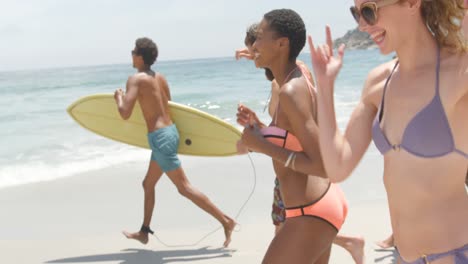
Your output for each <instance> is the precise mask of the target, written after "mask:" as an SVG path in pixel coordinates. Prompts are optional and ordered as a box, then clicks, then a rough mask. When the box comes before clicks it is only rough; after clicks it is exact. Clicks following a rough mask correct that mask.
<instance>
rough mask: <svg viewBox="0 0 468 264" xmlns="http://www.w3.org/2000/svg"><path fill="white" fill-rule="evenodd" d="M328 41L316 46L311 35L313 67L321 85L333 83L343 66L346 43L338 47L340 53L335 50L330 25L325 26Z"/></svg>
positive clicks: (310, 47) (310, 44)
mask: <svg viewBox="0 0 468 264" xmlns="http://www.w3.org/2000/svg"><path fill="white" fill-rule="evenodd" d="M325 31H326V38H327V43H326V44H323V45H321V46H317V47H316V46H314V42H313V41H312V37H311V36H310V35H309V37H308V40H309V49H310V57H311V60H312V67H313V71H314V74H315V78H316V79H317V84H318V86H319V89H320V86H321V85H326V84H333V83H334V82H335V80H336V77H337V76H338V73H339V71H340V69H341V66H343V56H344V49H345V45H344V44H341V46H340V47H339V48H338V53H337V54H334V52H333V40H332V36H331V30H330V27H329V26H327V27H326V28H325Z"/></svg>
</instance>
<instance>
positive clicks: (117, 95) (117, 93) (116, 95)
mask: <svg viewBox="0 0 468 264" xmlns="http://www.w3.org/2000/svg"><path fill="white" fill-rule="evenodd" d="M123 95H124V91H123V90H122V89H121V88H119V89H117V90H115V92H114V99H115V101H116V102H117V103H119V102H120V101H121V100H122V97H123Z"/></svg>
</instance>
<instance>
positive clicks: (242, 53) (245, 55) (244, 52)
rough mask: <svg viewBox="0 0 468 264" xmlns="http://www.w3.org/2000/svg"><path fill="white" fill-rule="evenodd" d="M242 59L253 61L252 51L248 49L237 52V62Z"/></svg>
mask: <svg viewBox="0 0 468 264" xmlns="http://www.w3.org/2000/svg"><path fill="white" fill-rule="evenodd" d="M241 58H246V59H248V60H253V56H252V54H250V51H249V49H247V48H244V49H239V50H236V60H239V59H241Z"/></svg>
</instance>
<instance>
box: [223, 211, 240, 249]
mask: <svg viewBox="0 0 468 264" xmlns="http://www.w3.org/2000/svg"><path fill="white" fill-rule="evenodd" d="M227 218H228V221H227V223H226V224H225V225H223V228H224V236H226V240H225V241H224V244H223V246H224V247H228V246H229V243H231V235H232V231H234V227H236V225H237V223H236V221H234V220H233V219H231V218H229V217H227Z"/></svg>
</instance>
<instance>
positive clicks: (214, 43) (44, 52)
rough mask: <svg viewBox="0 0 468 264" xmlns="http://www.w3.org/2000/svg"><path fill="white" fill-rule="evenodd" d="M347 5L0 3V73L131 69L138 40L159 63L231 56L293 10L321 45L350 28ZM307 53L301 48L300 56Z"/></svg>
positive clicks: (276, 1) (320, 0) (125, 0)
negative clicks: (150, 44) (253, 28)
mask: <svg viewBox="0 0 468 264" xmlns="http://www.w3.org/2000/svg"><path fill="white" fill-rule="evenodd" d="M353 3H354V2H353V1H352V0H308V1H303V0H299V1H284V0H282V1H280V0H250V1H248V0H237V1H226V0H165V1H161V0H152V1H149V0H142V1H137V0H135V1H129V0H119V1H113V0H0V39H1V41H0V71H5V70H16V69H31V68H50V67H68V66H82V65H102V64H114V63H130V50H131V49H132V48H133V45H134V41H135V39H136V38H138V37H141V36H148V37H150V38H152V39H153V40H154V41H155V42H156V43H157V44H158V46H159V49H160V56H159V60H179V59H191V58H208V57H225V56H233V54H234V50H235V49H236V48H240V47H242V46H243V39H244V35H245V29H246V27H247V26H248V25H250V24H251V23H253V22H256V21H259V20H261V18H262V16H263V14H264V13H266V12H268V11H270V10H272V9H276V8H291V9H294V10H295V11H297V12H298V13H299V14H300V15H301V17H302V18H303V19H304V22H305V24H306V27H307V31H308V33H309V34H312V36H313V37H314V38H315V39H316V41H320V42H322V41H323V40H324V36H325V33H324V27H325V25H326V24H329V25H330V26H331V27H332V33H333V35H334V37H339V36H341V35H343V34H344V33H345V32H346V31H347V30H349V29H352V28H355V27H356V25H355V22H354V20H353V19H352V17H351V15H350V14H349V6H350V5H352V4H353ZM304 50H306V49H304Z"/></svg>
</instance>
